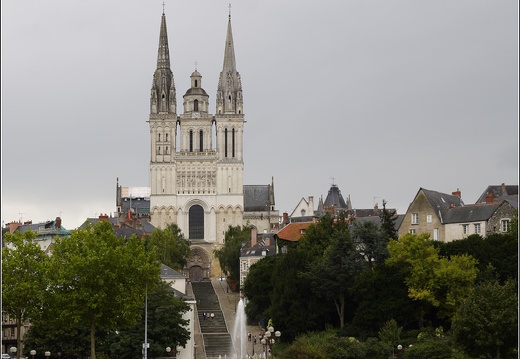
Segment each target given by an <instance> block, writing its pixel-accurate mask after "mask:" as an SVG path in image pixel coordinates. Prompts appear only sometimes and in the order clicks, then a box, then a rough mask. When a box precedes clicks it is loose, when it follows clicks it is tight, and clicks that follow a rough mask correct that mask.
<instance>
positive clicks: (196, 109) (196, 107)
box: [193, 100, 199, 112]
mask: <svg viewBox="0 0 520 359" xmlns="http://www.w3.org/2000/svg"><path fill="white" fill-rule="evenodd" d="M193 111H195V112H198V111H199V100H195V101H193Z"/></svg>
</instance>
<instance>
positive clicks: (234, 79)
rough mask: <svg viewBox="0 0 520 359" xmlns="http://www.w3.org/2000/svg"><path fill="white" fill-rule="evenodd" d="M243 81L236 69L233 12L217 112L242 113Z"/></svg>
mask: <svg viewBox="0 0 520 359" xmlns="http://www.w3.org/2000/svg"><path fill="white" fill-rule="evenodd" d="M242 113H243V102H242V82H241V80H240V74H239V73H238V72H237V69H236V62H235V48H234V45H233V33H232V31H231V14H229V19H228V28H227V36H226V46H225V48H224V65H223V66H222V72H221V73H220V78H219V81H218V89H217V114H242Z"/></svg>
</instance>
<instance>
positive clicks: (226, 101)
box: [150, 6, 243, 114]
mask: <svg viewBox="0 0 520 359" xmlns="http://www.w3.org/2000/svg"><path fill="white" fill-rule="evenodd" d="M195 71H197V70H196V69H195ZM192 86H193V84H192ZM216 102H217V103H216V113H217V114H242V113H243V102H242V83H241V79H240V74H239V73H238V72H237V70H236V62H235V49H234V44H233V33H232V31H231V6H230V13H229V18H228V26H227V35H226V44H225V48H224V64H223V66H222V72H221V73H220V77H219V83H218V88H217V100H216ZM176 112H177V105H176V90H175V83H174V79H173V72H172V71H171V68H170V52H169V48H168V34H167V31H166V15H165V14H164V6H163V13H162V18H161V30H160V34H159V49H158V54H157V68H156V70H155V73H154V75H153V83H152V89H151V96H150V113H151V114H157V113H169V114H175V113H176Z"/></svg>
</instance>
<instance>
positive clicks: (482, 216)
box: [398, 185, 518, 242]
mask: <svg viewBox="0 0 520 359" xmlns="http://www.w3.org/2000/svg"><path fill="white" fill-rule="evenodd" d="M497 188H499V189H500V190H497ZM504 189H505V190H506V191H503V190H504ZM507 190H509V193H508V192H507ZM510 193H511V194H510ZM514 193H515V186H505V185H503V186H489V187H488V188H487V189H486V191H484V193H483V195H482V196H481V197H480V198H479V199H478V200H477V203H476V204H473V205H465V204H464V202H463V201H462V199H461V191H460V190H459V189H457V190H456V191H454V192H452V194H451V195H449V194H446V193H441V192H437V191H431V190H428V189H424V188H420V189H419V191H418V192H417V194H416V196H415V198H414V200H413V201H412V202H411V204H410V206H409V207H408V209H407V211H406V213H405V215H404V218H403V221H402V223H401V225H400V227H399V231H398V233H399V236H400V237H401V236H403V235H405V234H406V233H414V234H421V233H428V234H430V238H431V239H433V240H438V241H442V242H449V241H453V240H457V239H463V238H465V237H467V236H469V235H471V234H479V235H481V236H483V237H486V236H488V235H489V234H491V233H502V232H506V231H507V229H508V225H509V222H510V221H511V219H512V218H514V216H515V209H517V208H518V196H517V195H516V196H515V195H514ZM516 193H518V186H516ZM482 199H483V200H484V201H483V202H482Z"/></svg>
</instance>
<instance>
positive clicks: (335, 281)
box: [302, 227, 365, 328]
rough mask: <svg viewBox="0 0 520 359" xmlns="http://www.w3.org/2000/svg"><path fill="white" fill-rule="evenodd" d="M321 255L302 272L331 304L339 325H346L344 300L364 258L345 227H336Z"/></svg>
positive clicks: (313, 288)
mask: <svg viewBox="0 0 520 359" xmlns="http://www.w3.org/2000/svg"><path fill="white" fill-rule="evenodd" d="M338 229H339V230H338V231H336V232H335V233H334V234H333V239H332V242H331V244H330V246H329V248H328V249H327V250H326V252H325V253H324V256H323V257H321V258H319V259H318V260H316V261H314V262H312V264H311V265H310V266H309V267H308V268H309V270H308V271H306V272H305V273H302V276H303V278H305V279H307V280H308V281H309V284H310V287H311V288H312V290H313V291H314V293H315V294H318V295H324V296H325V298H327V300H328V301H329V302H332V303H334V306H335V309H336V313H337V315H338V320H339V326H340V328H343V327H344V326H345V308H346V300H347V298H349V297H350V294H351V288H352V286H353V285H354V283H355V281H356V278H357V276H358V275H359V274H360V273H361V272H362V270H363V268H364V262H365V261H364V259H363V257H362V256H361V255H360V253H359V252H358V251H357V249H356V247H355V245H354V242H353V241H352V240H351V239H350V233H349V231H348V229H347V228H341V227H340V228H338Z"/></svg>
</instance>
